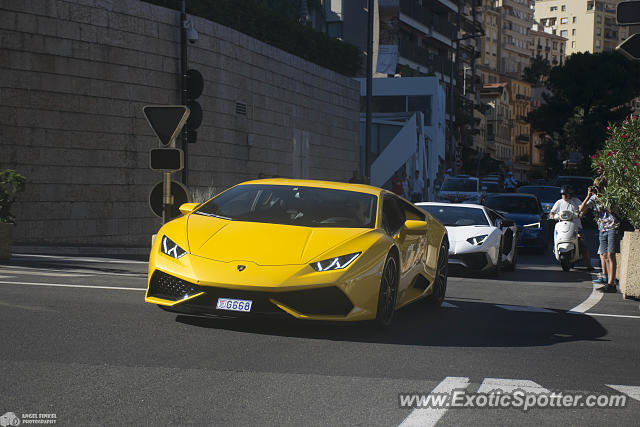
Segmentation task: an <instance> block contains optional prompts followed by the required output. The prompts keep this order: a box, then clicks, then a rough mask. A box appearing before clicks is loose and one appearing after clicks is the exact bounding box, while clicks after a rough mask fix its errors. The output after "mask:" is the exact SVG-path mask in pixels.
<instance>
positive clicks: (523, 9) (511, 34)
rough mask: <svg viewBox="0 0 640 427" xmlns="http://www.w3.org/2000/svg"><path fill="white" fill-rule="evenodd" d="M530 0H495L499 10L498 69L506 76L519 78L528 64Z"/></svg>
mask: <svg viewBox="0 0 640 427" xmlns="http://www.w3.org/2000/svg"><path fill="white" fill-rule="evenodd" d="M532 5H533V1H532V0H497V2H496V6H497V7H498V9H499V10H500V14H501V20H502V22H501V25H500V27H499V29H500V36H499V40H500V51H499V52H498V58H499V60H498V71H500V72H501V73H503V74H506V75H508V76H512V77H516V78H520V76H522V72H523V71H524V69H525V68H526V67H528V66H529V63H530V56H531V53H530V51H529V45H530V43H531V35H530V34H529V30H530V29H531V26H532V25H533V22H534V21H533V9H532V8H531V7H532Z"/></svg>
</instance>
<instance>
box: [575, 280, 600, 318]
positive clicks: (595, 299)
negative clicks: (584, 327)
mask: <svg viewBox="0 0 640 427" xmlns="http://www.w3.org/2000/svg"><path fill="white" fill-rule="evenodd" d="M596 286H598V285H597V284H594V285H593V290H592V291H591V295H589V298H587V299H586V300H584V302H582V303H581V304H578V305H576V306H575V307H573V308H572V309H571V310H569V311H568V312H567V313H571V314H581V313H586V312H587V310H589V309H591V308H592V307H593V306H594V305H596V304H597V303H599V302H600V300H601V299H602V295H603V293H602V292H598V291H596V289H597V288H596Z"/></svg>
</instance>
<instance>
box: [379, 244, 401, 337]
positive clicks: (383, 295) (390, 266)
mask: <svg viewBox="0 0 640 427" xmlns="http://www.w3.org/2000/svg"><path fill="white" fill-rule="evenodd" d="M399 271H400V269H399V264H398V256H397V255H396V254H395V253H393V252H391V253H389V255H387V259H386V261H385V262H384V267H383V269H382V278H381V279H380V290H379V291H378V309H377V312H376V319H375V324H376V326H378V327H379V328H385V327H387V326H389V325H390V324H391V321H392V320H393V314H394V312H395V309H396V301H397V298H398V282H399Z"/></svg>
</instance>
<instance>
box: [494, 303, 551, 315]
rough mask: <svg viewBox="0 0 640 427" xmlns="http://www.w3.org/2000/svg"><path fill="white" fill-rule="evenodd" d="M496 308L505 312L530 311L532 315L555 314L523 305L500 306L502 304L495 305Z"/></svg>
mask: <svg viewBox="0 0 640 427" xmlns="http://www.w3.org/2000/svg"><path fill="white" fill-rule="evenodd" d="M495 306H496V307H500V308H503V309H505V310H509V311H530V312H533V313H555V311H552V310H547V309H546V308H542V307H529V306H525V305H502V304H495Z"/></svg>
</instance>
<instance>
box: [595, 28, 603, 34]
mask: <svg viewBox="0 0 640 427" xmlns="http://www.w3.org/2000/svg"><path fill="white" fill-rule="evenodd" d="M601 35H602V30H601V29H600V28H596V36H601Z"/></svg>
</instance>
